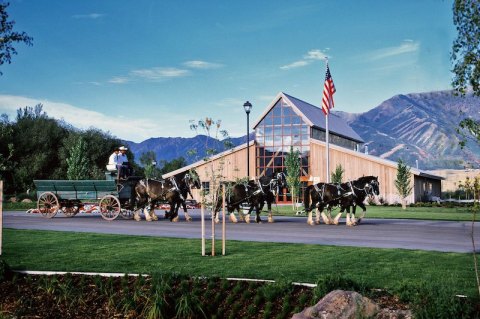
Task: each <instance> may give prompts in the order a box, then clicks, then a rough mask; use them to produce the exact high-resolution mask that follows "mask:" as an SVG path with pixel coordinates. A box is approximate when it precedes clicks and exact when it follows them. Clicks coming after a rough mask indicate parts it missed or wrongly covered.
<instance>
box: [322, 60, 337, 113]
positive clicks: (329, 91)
mask: <svg viewBox="0 0 480 319" xmlns="http://www.w3.org/2000/svg"><path fill="white" fill-rule="evenodd" d="M335 92H336V90H335V85H334V84H333V79H332V75H331V74H330V69H329V68H328V64H327V73H326V74H325V85H324V86H323V98H322V111H323V113H324V114H325V115H328V113H330V109H333V105H334V103H333V94H334V93H335Z"/></svg>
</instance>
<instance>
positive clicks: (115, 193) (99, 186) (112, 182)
mask: <svg viewBox="0 0 480 319" xmlns="http://www.w3.org/2000/svg"><path fill="white" fill-rule="evenodd" d="M139 179H140V177H136V176H130V177H129V178H127V179H126V180H116V179H114V178H110V176H107V180H35V181H34V183H35V186H36V189H37V198H38V200H37V210H36V212H38V213H40V214H42V216H43V217H45V218H52V217H54V216H55V215H56V214H57V213H60V212H61V213H63V214H64V215H65V216H67V217H73V216H75V215H76V214H78V213H80V212H87V213H91V212H99V213H100V214H101V215H102V217H103V219H105V220H114V219H115V218H117V217H118V216H119V215H120V216H122V217H123V218H126V219H129V218H131V217H132V215H133V213H132V210H133V204H134V197H133V193H134V188H135V184H136V183H137V182H138V180H139Z"/></svg>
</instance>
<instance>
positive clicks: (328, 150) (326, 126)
mask: <svg viewBox="0 0 480 319" xmlns="http://www.w3.org/2000/svg"><path fill="white" fill-rule="evenodd" d="M325 64H326V67H327V68H328V58H326V59H325ZM329 114H330V112H328V113H327V114H326V115H325V145H326V154H325V155H326V157H327V166H326V170H327V172H326V173H327V179H326V180H327V183H330V145H329V130H328V115H329Z"/></svg>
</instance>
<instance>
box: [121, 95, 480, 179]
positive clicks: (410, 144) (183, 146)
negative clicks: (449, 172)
mask: <svg viewBox="0 0 480 319" xmlns="http://www.w3.org/2000/svg"><path fill="white" fill-rule="evenodd" d="M335 114H336V115H338V116H340V117H342V118H343V119H344V120H345V121H346V122H347V123H348V124H349V125H350V126H351V127H352V128H353V129H354V130H355V131H356V132H357V133H358V134H359V135H360V136H361V137H362V138H363V140H364V141H365V144H364V146H363V149H362V150H363V151H368V153H369V154H371V155H375V156H379V157H381V158H385V159H389V160H392V161H397V160H398V159H403V160H405V161H406V162H407V163H408V165H410V166H412V167H416V166H417V165H418V167H419V168H420V169H425V170H429V169H439V168H457V169H458V168H479V167H480V144H479V143H478V142H477V141H475V140H474V138H473V137H471V136H468V135H467V136H468V138H467V141H466V145H465V147H464V148H461V147H460V141H461V140H462V139H463V137H462V135H461V134H460V133H459V132H458V131H457V130H458V127H459V123H460V121H461V120H462V119H464V118H466V117H471V118H473V119H475V120H477V121H479V120H480V97H475V96H473V95H472V94H468V95H467V96H465V97H459V96H455V95H454V94H453V92H452V91H438V92H428V93H412V94H405V95H403V94H400V95H396V96H394V97H392V98H390V99H388V100H386V101H384V102H383V103H381V104H380V105H379V106H377V107H375V108H373V109H371V110H370V111H368V112H365V113H347V112H341V111H336V112H335ZM207 139H208V137H207V136H205V135H197V136H195V137H192V138H182V137H168V138H164V137H156V138H150V139H148V140H145V141H143V142H141V143H134V142H130V141H125V143H126V144H128V145H129V146H130V149H131V151H132V152H133V154H134V155H135V159H137V160H138V159H139V158H140V156H141V154H142V153H145V152H147V151H153V152H155V154H156V158H157V161H162V160H165V161H171V160H173V159H176V158H179V157H184V158H185V159H186V161H187V162H188V163H192V162H194V161H196V160H198V159H200V158H203V157H204V156H205V149H206V147H205V145H206V143H207ZM251 139H253V135H252V136H251ZM246 140H247V139H246V135H245V136H243V137H239V138H232V140H231V142H232V143H233V145H240V144H242V143H245V142H246ZM208 143H209V144H210V145H209V147H212V148H216V149H218V150H223V143H222V142H221V141H218V140H214V139H211V140H208ZM192 149H197V150H199V154H196V156H188V155H187V154H188V151H189V150H192Z"/></svg>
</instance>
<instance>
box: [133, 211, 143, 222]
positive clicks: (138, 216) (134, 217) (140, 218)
mask: <svg viewBox="0 0 480 319" xmlns="http://www.w3.org/2000/svg"><path fill="white" fill-rule="evenodd" d="M133 219H135V220H136V221H137V222H139V221H141V220H142V217H140V214H139V213H138V211H136V212H135V214H133Z"/></svg>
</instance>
